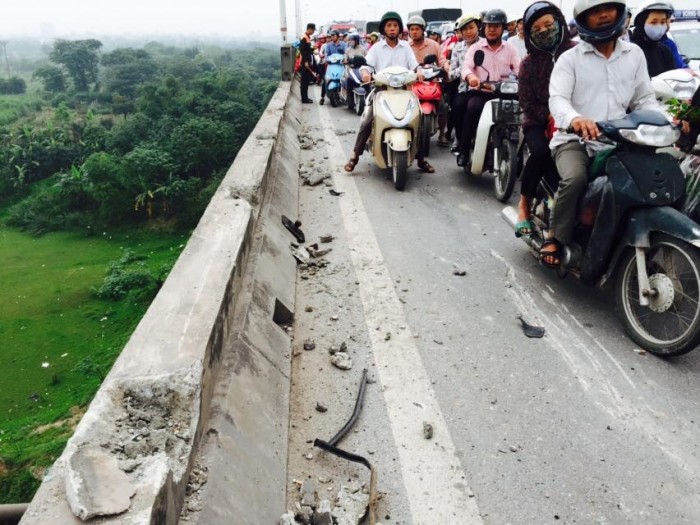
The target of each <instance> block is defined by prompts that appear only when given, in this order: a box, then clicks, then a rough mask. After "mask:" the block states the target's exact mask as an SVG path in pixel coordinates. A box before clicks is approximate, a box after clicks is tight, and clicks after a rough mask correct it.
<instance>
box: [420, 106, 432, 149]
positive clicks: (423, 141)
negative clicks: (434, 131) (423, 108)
mask: <svg viewBox="0 0 700 525" xmlns="http://www.w3.org/2000/svg"><path fill="white" fill-rule="evenodd" d="M420 145H421V147H422V148H423V156H424V157H427V156H428V155H430V117H426V116H425V115H424V116H422V117H421V119H420Z"/></svg>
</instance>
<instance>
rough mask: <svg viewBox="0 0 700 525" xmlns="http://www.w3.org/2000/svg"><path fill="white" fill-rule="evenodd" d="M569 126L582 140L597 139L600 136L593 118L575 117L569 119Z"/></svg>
mask: <svg viewBox="0 0 700 525" xmlns="http://www.w3.org/2000/svg"><path fill="white" fill-rule="evenodd" d="M570 127H571V128H573V130H574V133H576V134H577V135H578V136H580V137H581V138H583V139H584V140H597V139H598V137H599V136H600V130H599V129H598V125H597V124H596V123H595V121H594V120H591V119H589V118H586V117H576V118H575V119H573V120H572V121H571V126H570Z"/></svg>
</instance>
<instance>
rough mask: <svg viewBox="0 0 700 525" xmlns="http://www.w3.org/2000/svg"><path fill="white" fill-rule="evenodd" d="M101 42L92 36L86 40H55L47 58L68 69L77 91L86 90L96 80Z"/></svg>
mask: <svg viewBox="0 0 700 525" xmlns="http://www.w3.org/2000/svg"><path fill="white" fill-rule="evenodd" d="M101 47H102V42H100V41H99V40H95V39H93V38H91V39H88V40H56V42H55V43H54V45H53V51H51V53H50V54H49V58H50V59H51V61H52V62H53V63H55V64H61V65H62V66H63V67H65V68H66V71H68V75H69V76H70V77H71V79H72V80H73V85H74V86H75V89H76V90H77V91H87V90H88V89H90V84H92V83H95V82H97V78H98V65H99V63H100V60H99V55H98V51H99V50H100V48H101Z"/></svg>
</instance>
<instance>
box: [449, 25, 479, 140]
mask: <svg viewBox="0 0 700 525" xmlns="http://www.w3.org/2000/svg"><path fill="white" fill-rule="evenodd" d="M480 22H481V15H479V14H478V13H467V14H465V15H462V16H461V17H460V18H459V20H457V24H456V25H457V31H458V32H459V34H460V35H461V36H462V40H461V41H459V42H457V43H456V44H455V47H454V48H453V49H452V58H451V60H450V79H452V80H453V81H455V82H459V85H458V87H457V93H456V94H455V96H454V99H453V100H452V103H451V107H452V110H451V111H450V113H451V118H452V121H453V122H454V129H455V143H454V144H453V145H452V152H453V153H455V152H457V151H458V150H459V143H460V139H461V137H462V123H463V122H464V112H465V111H466V110H467V82H466V81H465V80H464V79H463V78H462V77H461V72H462V65H463V64H464V59H465V58H466V56H467V50H468V49H469V46H471V45H473V44H474V43H475V42H476V41H477V40H479V38H480V37H479V29H480Z"/></svg>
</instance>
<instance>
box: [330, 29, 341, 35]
mask: <svg viewBox="0 0 700 525" xmlns="http://www.w3.org/2000/svg"><path fill="white" fill-rule="evenodd" d="M331 36H340V31H338V30H337V29H334V30H333V31H331Z"/></svg>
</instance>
